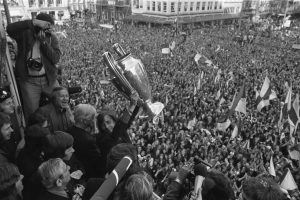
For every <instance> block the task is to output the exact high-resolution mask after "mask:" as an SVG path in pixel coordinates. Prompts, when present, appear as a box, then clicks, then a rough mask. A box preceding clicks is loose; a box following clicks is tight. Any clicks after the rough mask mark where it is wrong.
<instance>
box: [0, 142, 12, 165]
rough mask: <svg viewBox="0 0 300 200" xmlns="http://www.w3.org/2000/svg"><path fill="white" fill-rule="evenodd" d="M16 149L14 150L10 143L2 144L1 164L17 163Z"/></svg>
mask: <svg viewBox="0 0 300 200" xmlns="http://www.w3.org/2000/svg"><path fill="white" fill-rule="evenodd" d="M15 152H16V151H15V149H14V148H12V145H11V143H10V141H2V142H0V163H4V162H11V163H15V161H16V160H15Z"/></svg>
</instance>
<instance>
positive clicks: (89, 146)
mask: <svg viewBox="0 0 300 200" xmlns="http://www.w3.org/2000/svg"><path fill="white" fill-rule="evenodd" d="M66 132H67V133H70V134H71V135H72V136H73V138H74V143H73V147H74V149H75V153H74V154H75V155H76V157H77V159H78V160H79V161H80V162H81V163H82V165H83V166H84V168H85V171H86V176H87V178H91V177H100V175H101V174H102V172H101V169H103V166H102V160H103V159H102V157H101V153H100V150H99V148H98V146H97V144H96V140H95V138H94V137H93V136H92V135H90V133H88V132H86V131H85V130H83V129H81V128H78V127H76V126H73V127H71V128H70V129H68V130H67V131H66Z"/></svg>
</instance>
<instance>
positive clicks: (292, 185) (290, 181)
mask: <svg viewBox="0 0 300 200" xmlns="http://www.w3.org/2000/svg"><path fill="white" fill-rule="evenodd" d="M280 186H281V187H282V188H283V189H286V190H296V189H298V186H297V184H296V182H295V180H294V177H293V175H292V173H291V171H290V169H288V171H287V173H286V175H285V177H284V179H283V180H282V182H281V184H280Z"/></svg>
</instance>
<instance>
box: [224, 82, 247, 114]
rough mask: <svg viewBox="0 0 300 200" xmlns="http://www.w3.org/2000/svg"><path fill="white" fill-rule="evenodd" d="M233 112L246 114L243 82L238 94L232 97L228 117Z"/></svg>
mask: <svg viewBox="0 0 300 200" xmlns="http://www.w3.org/2000/svg"><path fill="white" fill-rule="evenodd" d="M235 111H237V112H241V113H244V114H246V96H245V82H244V83H243V85H242V86H241V88H240V91H239V93H238V94H237V95H236V96H235V97H234V100H233V102H232V105H231V107H230V111H229V114H228V117H230V116H231V115H232V114H233V113H234V112H235Z"/></svg>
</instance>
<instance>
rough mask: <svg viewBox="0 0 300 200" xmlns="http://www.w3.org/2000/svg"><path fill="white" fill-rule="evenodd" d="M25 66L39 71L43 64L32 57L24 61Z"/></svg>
mask: <svg viewBox="0 0 300 200" xmlns="http://www.w3.org/2000/svg"><path fill="white" fill-rule="evenodd" d="M26 66H27V67H28V68H30V69H33V70H35V71H41V69H42V68H43V64H42V63H40V62H38V61H36V60H34V59H32V58H29V59H28V60H27V62H26Z"/></svg>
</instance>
